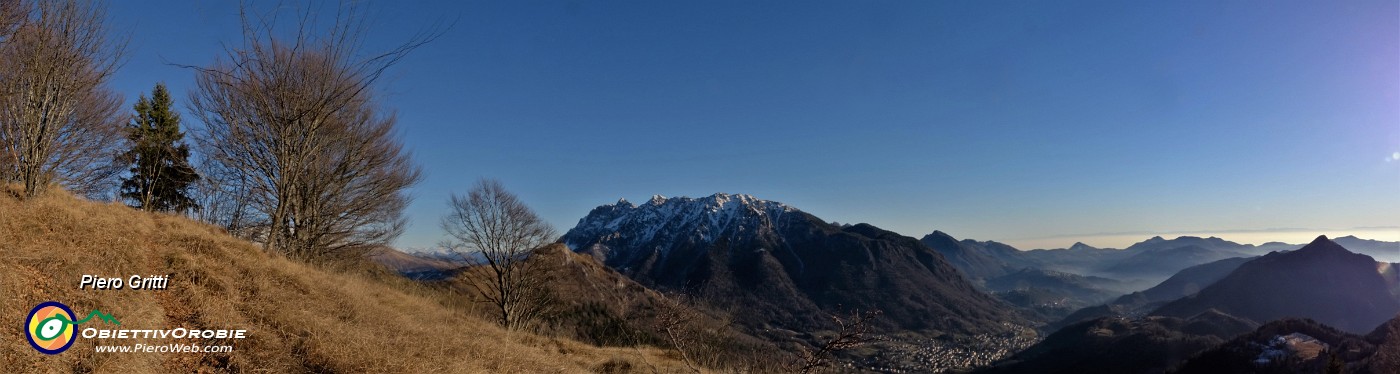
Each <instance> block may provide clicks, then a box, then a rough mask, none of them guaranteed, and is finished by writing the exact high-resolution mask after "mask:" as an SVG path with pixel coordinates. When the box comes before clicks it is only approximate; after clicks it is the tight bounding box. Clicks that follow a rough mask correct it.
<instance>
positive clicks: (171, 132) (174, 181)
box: [120, 84, 199, 212]
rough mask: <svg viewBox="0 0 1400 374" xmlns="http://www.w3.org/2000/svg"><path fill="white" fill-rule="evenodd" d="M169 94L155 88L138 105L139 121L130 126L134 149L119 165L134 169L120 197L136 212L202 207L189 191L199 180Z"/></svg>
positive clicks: (136, 118)
mask: <svg viewBox="0 0 1400 374" xmlns="http://www.w3.org/2000/svg"><path fill="white" fill-rule="evenodd" d="M170 107H171V99H170V93H169V92H168V91H166V89H165V85H164V84H156V87H155V89H154V90H152V91H151V98H150V99H147V98H146V96H145V95H141V98H140V99H139V100H137V101H136V106H135V109H136V117H135V118H134V119H133V120H132V122H131V123H130V124H128V125H127V128H126V130H127V139H128V140H130V143H131V149H130V150H128V151H126V152H125V153H123V154H122V155H121V158H120V161H121V162H123V163H125V164H128V165H131V175H129V176H126V177H124V178H123V179H122V185H121V197H122V198H123V199H126V200H127V201H128V205H131V206H132V207H133V208H137V209H142V210H146V211H176V212H185V211H189V210H197V209H199V206H198V205H197V204H196V203H195V201H194V199H192V198H190V196H189V187H190V185H191V184H193V183H194V182H195V181H198V180H199V174H198V173H197V172H196V171H195V170H194V167H192V166H190V162H189V158H190V148H189V146H188V145H186V144H185V143H184V141H183V140H184V138H185V134H184V133H182V132H181V131H180V115H179V114H178V113H175V112H174V111H172V110H171V109H170Z"/></svg>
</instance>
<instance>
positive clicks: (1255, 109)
mask: <svg viewBox="0 0 1400 374" xmlns="http://www.w3.org/2000/svg"><path fill="white" fill-rule="evenodd" d="M290 3H295V2H290ZM273 4H275V3H272V2H262V3H257V4H255V5H257V6H260V7H266V6H269V5H273ZM109 6H110V7H111V9H110V12H111V16H112V18H111V20H112V26H113V28H114V29H115V30H116V31H118V33H119V34H122V35H129V49H128V53H129V57H128V59H127V60H126V62H125V64H124V65H123V66H122V68H121V69H120V70H119V71H118V73H117V76H116V77H115V79H114V80H113V81H112V82H111V84H112V87H113V88H114V89H116V90H117V91H118V92H121V93H122V94H124V95H126V99H127V103H128V105H130V103H132V102H134V101H135V98H136V96H137V95H138V94H140V93H142V92H149V90H150V87H151V86H152V85H153V84H155V83H156V82H158V81H164V82H166V83H167V84H168V85H169V86H170V88H171V90H172V91H173V92H174V93H175V95H176V100H177V104H179V105H183V104H182V102H183V101H184V100H182V99H184V98H185V95H186V92H188V89H189V88H190V87H192V84H191V83H192V81H193V73H192V72H191V71H188V70H185V69H181V68H177V67H174V66H170V65H168V64H167V63H178V64H193V65H203V64H208V63H209V62H211V61H212V60H213V58H214V57H215V56H217V55H218V54H219V53H220V50H221V48H222V44H221V43H229V44H236V43H238V42H239V39H238V37H239V29H238V22H237V6H236V5H235V4H232V3H231V2H225V1H207V0H196V1H169V2H164V1H162V2H140V3H139V5H138V4H137V3H125V2H122V3H112V4H109ZM368 7H369V8H370V10H371V12H372V14H373V16H374V18H373V20H372V23H371V27H372V29H373V30H374V31H375V35H374V36H373V37H371V38H369V40H367V43H366V44H367V51H370V52H373V51H382V50H384V49H387V48H390V47H392V46H394V45H395V44H396V43H399V42H402V41H405V40H407V39H408V38H410V37H411V36H412V35H413V34H414V33H417V32H420V31H423V30H425V29H427V28H429V27H431V26H432V24H434V23H453V25H454V26H453V27H452V28H450V29H447V30H446V31H445V34H444V35H442V37H440V38H439V39H437V40H436V41H434V42H433V43H431V44H428V45H426V46H424V47H423V48H421V49H419V50H418V51H416V52H415V53H414V54H412V55H410V56H409V57H408V58H407V59H405V60H404V61H403V62H402V63H401V64H399V65H398V66H396V67H395V68H394V69H393V70H391V71H390V72H389V74H388V75H387V78H386V79H385V80H384V81H382V82H381V84H380V85H379V87H378V90H379V95H380V97H381V98H382V103H383V105H384V106H385V107H387V108H390V109H392V110H395V111H396V112H397V114H398V119H399V127H400V130H401V132H402V139H403V141H404V143H405V144H406V146H407V148H409V149H410V150H411V151H412V152H413V154H414V157H415V159H416V160H417V161H418V162H419V163H421V164H422V166H423V168H424V170H425V173H426V179H425V180H424V182H423V183H422V184H421V185H419V186H417V187H416V188H414V189H413V191H412V194H413V195H414V196H415V197H416V200H415V201H414V203H413V205H412V206H411V207H410V208H409V210H408V212H407V214H408V216H409V218H410V219H411V220H412V226H411V227H410V228H409V230H408V232H407V233H406V234H405V235H404V236H403V237H401V238H400V239H399V240H398V245H400V246H402V247H427V246H431V245H433V244H434V243H436V242H437V241H439V240H440V239H442V233H441V230H440V229H439V228H438V224H437V222H438V219H439V217H441V216H442V214H444V213H445V210H446V208H445V205H446V200H447V196H448V194H449V193H452V192H462V191H465V189H467V188H469V187H470V185H471V184H472V182H474V181H475V180H476V179H478V178H482V177H492V178H498V179H500V180H501V181H503V182H504V183H505V185H506V186H507V188H509V189H511V190H513V191H515V192H516V193H518V194H519V195H520V196H521V197H522V198H523V199H524V200H525V201H527V202H528V203H529V204H530V205H532V206H533V207H534V208H535V209H536V210H537V211H538V212H539V213H540V214H541V215H542V216H543V217H544V218H546V219H547V220H548V221H549V222H551V223H552V224H554V225H555V226H556V228H558V229H559V230H560V231H561V232H562V231H564V230H567V229H568V228H570V227H572V226H573V225H574V224H575V223H576V222H577V221H578V219H579V218H582V217H583V216H584V215H585V214H587V213H588V211H589V210H590V209H592V208H593V207H595V206H597V205H601V204H608V203H612V202H614V201H616V200H617V199H618V198H619V197H625V198H627V199H630V200H633V201H642V200H645V199H646V198H648V197H650V196H651V195H653V194H660V195H664V196H702V195H709V194H712V193H715V192H729V193H748V194H753V195H756V196H758V197H760V198H765V199H769V200H777V201H782V202H785V203H788V204H790V205H793V206H796V207H798V208H800V209H803V210H805V211H808V212H810V213H813V214H816V215H817V216H819V217H822V218H824V219H826V220H831V221H840V222H868V223H871V224H874V225H877V226H880V227H883V228H886V229H890V230H893V231H896V232H900V233H902V234H905V235H910V236H916V237H917V236H922V235H923V234H926V233H928V232H931V231H933V230H935V229H938V230H943V231H945V232H948V233H950V234H952V235H954V236H956V237H959V238H976V239H980V240H998V241H1005V242H1009V243H1011V244H1013V245H1018V246H1020V247H1023V248H1036V247H1063V246H1067V245H1069V244H1070V243H1073V242H1075V241H1080V240H1082V241H1085V242H1087V243H1089V244H1092V245H1099V246H1123V245H1126V244H1128V243H1131V242H1133V241H1137V240H1140V239H1143V238H1146V237H1149V236H1151V235H1152V234H1156V233H1163V234H1181V233H1193V234H1198V235H1219V236H1222V237H1225V238H1227V239H1237V240H1240V241H1245V242H1256V243H1257V242H1262V241H1265V240H1271V239H1280V240H1287V241H1293V242H1305V241H1306V239H1307V238H1310V237H1311V236H1314V235H1317V234H1318V233H1329V234H1332V235H1339V234H1346V233H1358V234H1359V235H1361V236H1363V237H1373V238H1380V239H1388V240H1397V239H1400V228H1397V226H1400V153H1397V152H1400V5H1398V4H1397V3H1396V2H1394V1H1376V2H1364V1H1355V2H1345V3H1323V2H1297V1H1267V2H1265V1H1237V2H1205V1H1181V2H1157V3H1140V2H1134V3H1124V2H1044V1H1036V2H1008V1H995V2H841V3H837V2H807V1H804V2H712V1H706V2H674V1H661V2H658V1H609V2H582V1H565V2H558V1H498V2H476V1H461V2H459V1H443V2H432V3H420V2H371V3H368ZM321 8H322V9H323V11H329V10H330V9H333V6H323V7H321ZM182 109H183V108H182ZM186 122H187V123H186V125H187V126H193V127H197V126H198V125H199V124H198V123H197V122H195V121H194V120H193V116H189V115H187V116H186ZM1299 238H1301V239H1299Z"/></svg>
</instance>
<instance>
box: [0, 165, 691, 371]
mask: <svg viewBox="0 0 1400 374" xmlns="http://www.w3.org/2000/svg"><path fill="white" fill-rule="evenodd" d="M12 196H13V195H12V194H10V193H9V191H3V190H0V316H5V317H4V318H5V320H6V321H7V322H6V324H7V325H9V326H12V328H4V329H0V371H5V372H28V371H35V372H70V371H71V372H93V371H96V372H181V373H188V372H223V371H267V372H591V371H594V370H598V369H600V368H626V367H630V368H634V369H637V370H640V368H643V367H646V365H647V364H648V363H649V364H651V365H656V366H658V367H659V368H660V370H663V371H676V370H679V369H680V368H681V367H682V366H681V365H680V364H679V363H678V362H677V361H676V360H674V359H671V358H667V357H668V356H669V355H668V354H665V353H664V352H661V351H658V350H655V349H641V350H637V349H615V348H607V349H604V348H596V347H592V346H589V345H586V344H582V343H578V342H574V341H570V340H561V339H552V338H545V337H541V336H537V335H531V334H526V333H511V332H507V331H504V330H502V329H499V328H497V327H496V326H495V325H494V324H492V323H489V322H485V321H482V320H479V319H476V318H472V317H468V316H466V315H465V314H464V313H462V312H461V311H459V310H454V309H452V308H448V307H445V306H444V305H443V302H445V296H444V295H440V294H437V293H434V292H432V291H431V290H427V289H425V288H422V287H419V286H417V285H415V284H413V283H411V282H409V281H407V280H404V279H403V278H397V277H395V276H393V275H388V274H384V273H383V272H379V273H376V272H374V271H369V270H364V269H368V268H367V267H361V268H346V269H323V268H319V267H313V266H308V265H305V264H302V263H299V262H293V261H289V260H287V259H285V258H283V257H280V256H275V255H269V254H267V253H265V252H263V251H261V250H259V249H258V247H256V246H254V245H252V244H250V243H248V242H244V241H241V240H238V239H235V238H232V237H229V236H227V235H225V234H223V233H222V232H220V230H218V229H216V228H213V227H210V226H207V225H203V224H199V223H195V222H192V221H189V220H187V219H185V218H182V217H178V216H172V215H164V214H149V213H142V212H138V211H135V210H132V209H129V208H126V207H124V206H120V205H116V204H102V203H94V202H88V201H83V200H79V199H76V198H73V197H71V196H69V195H67V194H65V193H62V192H51V193H50V195H48V196H44V197H41V198H37V199H34V200H30V201H25V202H20V201H17V200H16V199H15V198H13V197H12ZM355 269H361V270H356V271H354V272H351V270H355ZM84 274H91V275H97V276H104V277H108V276H110V277H123V278H125V277H128V276H130V275H133V274H139V275H149V274H169V275H170V278H169V282H168V289H165V290H132V289H120V290H92V289H85V290H79V289H77V286H78V282H79V280H80V279H81V277H82V275H84ZM50 300H54V301H59V302H62V303H64V304H67V305H68V306H69V307H71V308H72V309H73V310H74V312H75V313H79V314H85V313H87V312H88V311H92V310H100V311H102V312H104V313H107V314H110V315H111V316H112V317H114V318H115V319H116V320H118V321H119V322H120V325H119V327H117V325H112V324H106V323H104V322H100V321H97V320H93V321H89V322H87V323H85V324H83V325H82V327H83V328H87V327H93V328H99V329H107V328H121V329H174V328H187V329H244V330H247V333H246V335H247V338H246V339H241V340H235V339H212V340H208V341H205V340H197V339H196V340H191V339H179V340H177V339H173V338H150V339H120V340H118V339H101V338H93V339H88V338H79V339H78V340H77V341H76V343H74V345H73V346H72V347H71V348H70V349H69V350H68V351H66V352H63V353H60V354H57V355H43V354H40V353H38V352H36V351H35V350H34V349H32V348H31V347H29V346H28V343H27V341H26V340H27V339H26V337H25V336H24V335H25V333H24V332H23V331H21V329H19V328H13V327H17V326H19V325H21V319H22V318H23V316H25V315H26V313H28V312H29V310H30V308H32V307H34V306H35V305H38V304H39V303H42V302H45V301H50ZM79 317H81V316H79ZM171 343H186V344H201V345H202V344H212V345H231V346H232V347H233V350H232V351H231V352H226V353H199V354H160V353H153V354H146V353H129V354H97V353H95V352H94V350H95V348H94V345H97V344H103V345H106V344H113V345H125V344H149V345H165V344H171Z"/></svg>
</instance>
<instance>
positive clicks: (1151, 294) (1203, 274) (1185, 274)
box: [1113, 257, 1254, 307]
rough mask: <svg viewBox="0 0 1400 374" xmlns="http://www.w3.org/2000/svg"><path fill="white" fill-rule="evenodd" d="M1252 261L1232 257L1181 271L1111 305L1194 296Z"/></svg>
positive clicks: (1248, 258) (1132, 304)
mask: <svg viewBox="0 0 1400 374" xmlns="http://www.w3.org/2000/svg"><path fill="white" fill-rule="evenodd" d="M1253 259H1254V257H1234V258H1227V259H1224V260H1219V261H1215V262H1210V263H1205V264H1201V265H1196V266H1192V267H1189V268H1186V269H1182V270H1181V271H1179V272H1177V273H1176V274H1174V275H1172V276H1171V277H1170V278H1167V280H1165V281H1162V283H1160V284H1157V285H1156V286H1153V287H1152V288H1149V289H1146V290H1143V291H1139V292H1134V293H1131V294H1127V295H1123V296H1122V297H1119V298H1118V300H1115V301H1114V302H1113V304H1115V305H1127V306H1131V307H1137V306H1143V305H1152V304H1156V303H1163V302H1168V301H1172V300H1176V299H1179V298H1182V297H1186V296H1190V295H1194V294H1196V293H1197V292H1200V291H1201V290H1202V289H1204V288H1206V287H1207V286H1210V285H1211V284H1212V283H1215V282H1216V281H1219V280H1220V279H1221V278H1225V276H1226V275H1229V274H1230V272H1233V271H1235V269H1237V268H1239V267H1240V265H1243V264H1244V263H1245V262H1249V261H1250V260H1253Z"/></svg>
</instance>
